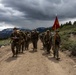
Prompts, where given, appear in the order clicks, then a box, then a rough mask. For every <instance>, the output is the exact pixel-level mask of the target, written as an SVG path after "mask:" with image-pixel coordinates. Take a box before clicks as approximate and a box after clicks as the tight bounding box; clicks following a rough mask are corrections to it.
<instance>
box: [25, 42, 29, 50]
mask: <svg viewBox="0 0 76 75" xmlns="http://www.w3.org/2000/svg"><path fill="white" fill-rule="evenodd" d="M28 47H29V41H25V49H28Z"/></svg>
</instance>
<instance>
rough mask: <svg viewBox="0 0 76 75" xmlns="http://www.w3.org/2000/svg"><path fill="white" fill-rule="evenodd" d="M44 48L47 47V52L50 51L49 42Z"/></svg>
mask: <svg viewBox="0 0 76 75" xmlns="http://www.w3.org/2000/svg"><path fill="white" fill-rule="evenodd" d="M45 48H46V49H47V52H48V53H50V49H51V44H46V46H45Z"/></svg>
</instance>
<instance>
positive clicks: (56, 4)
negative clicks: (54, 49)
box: [0, 0, 76, 30]
mask: <svg viewBox="0 0 76 75" xmlns="http://www.w3.org/2000/svg"><path fill="white" fill-rule="evenodd" d="M56 14H57V15H58V19H59V22H60V24H61V23H64V22H66V21H70V20H71V21H74V20H76V0H0V30H2V29H5V28H11V27H16V26H17V27H21V28H29V29H34V28H37V27H50V26H52V25H53V22H54V19H55V15H56Z"/></svg>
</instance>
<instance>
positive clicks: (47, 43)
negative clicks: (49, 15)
mask: <svg viewBox="0 0 76 75" xmlns="http://www.w3.org/2000/svg"><path fill="white" fill-rule="evenodd" d="M44 40H45V48H46V50H47V54H50V49H51V46H52V36H51V34H50V31H49V30H47V32H46V35H45V37H44Z"/></svg>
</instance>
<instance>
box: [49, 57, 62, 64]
mask: <svg viewBox="0 0 76 75" xmlns="http://www.w3.org/2000/svg"><path fill="white" fill-rule="evenodd" d="M48 59H49V60H51V61H52V62H54V63H59V62H60V61H61V60H57V59H56V58H54V57H48Z"/></svg>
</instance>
